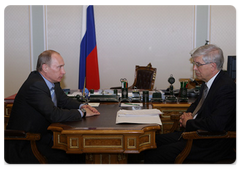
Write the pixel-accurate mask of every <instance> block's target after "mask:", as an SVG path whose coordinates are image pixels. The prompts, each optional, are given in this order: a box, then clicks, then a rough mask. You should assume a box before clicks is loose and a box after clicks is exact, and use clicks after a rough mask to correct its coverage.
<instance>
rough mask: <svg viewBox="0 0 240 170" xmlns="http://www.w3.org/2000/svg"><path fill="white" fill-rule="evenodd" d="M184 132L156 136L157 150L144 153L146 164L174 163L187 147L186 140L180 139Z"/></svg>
mask: <svg viewBox="0 0 240 170" xmlns="http://www.w3.org/2000/svg"><path fill="white" fill-rule="evenodd" d="M181 134H182V132H174V133H168V134H161V135H159V134H158V135H156V143H157V148H156V149H150V150H146V151H145V152H144V163H174V161H175V158H176V157H177V155H178V154H179V153H180V152H181V151H182V150H183V148H184V147H185V145H186V140H183V139H182V138H181V139H179V138H180V136H181Z"/></svg>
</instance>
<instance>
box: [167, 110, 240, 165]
mask: <svg viewBox="0 0 240 170" xmlns="http://www.w3.org/2000/svg"><path fill="white" fill-rule="evenodd" d="M170 118H171V120H173V121H174V123H173V126H172V128H171V130H170V133H172V132H174V131H175V130H178V129H180V127H179V119H180V114H172V115H171V116H170ZM182 138H183V139H186V140H187V144H186V146H185V148H184V149H183V150H182V152H181V153H180V154H179V155H178V156H177V157H176V159H175V164H181V163H183V162H184V161H185V159H186V157H187V156H188V154H189V153H190V151H191V148H192V143H193V140H197V139H224V138H236V132H233V131H229V132H225V131H224V132H208V131H203V130H198V131H192V132H183V133H182ZM233 149H234V148H233ZM235 152H236V150H235ZM221 162H225V163H233V162H234V160H226V161H221ZM221 162H220V163H221ZM188 163H192V162H191V161H190V162H188Z"/></svg>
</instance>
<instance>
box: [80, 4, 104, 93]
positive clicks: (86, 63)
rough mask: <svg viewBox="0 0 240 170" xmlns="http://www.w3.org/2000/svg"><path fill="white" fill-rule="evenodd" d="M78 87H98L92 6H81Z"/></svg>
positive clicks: (96, 88)
mask: <svg viewBox="0 0 240 170" xmlns="http://www.w3.org/2000/svg"><path fill="white" fill-rule="evenodd" d="M79 62H80V63H79V82H78V89H83V88H84V81H85V78H86V88H88V89H95V90H98V89H99V88H100V80H99V70H98V57H97V45H96V34H95V24H94V12H93V6H92V5H89V6H83V20H82V37H81V45H80V61H79Z"/></svg>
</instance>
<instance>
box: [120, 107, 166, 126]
mask: <svg viewBox="0 0 240 170" xmlns="http://www.w3.org/2000/svg"><path fill="white" fill-rule="evenodd" d="M160 114H162V112H161V111H160V110H158V109H142V110H119V111H118V112H117V115H116V124H119V123H137V124H159V125H162V122H161V119H160V116H159V115H160Z"/></svg>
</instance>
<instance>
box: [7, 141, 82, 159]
mask: <svg viewBox="0 0 240 170" xmlns="http://www.w3.org/2000/svg"><path fill="white" fill-rule="evenodd" d="M37 148H38V150H39V152H40V153H41V154H42V155H43V156H44V157H45V158H46V159H47V163H48V164H81V163H85V154H67V153H66V151H63V150H59V149H52V145H51V144H50V145H44V144H43V145H37ZM4 156H5V161H6V162H7V163H10V164H37V163H39V162H38V160H37V159H36V158H35V156H34V155H33V153H32V150H31V146H30V142H29V141H5V146H4Z"/></svg>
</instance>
